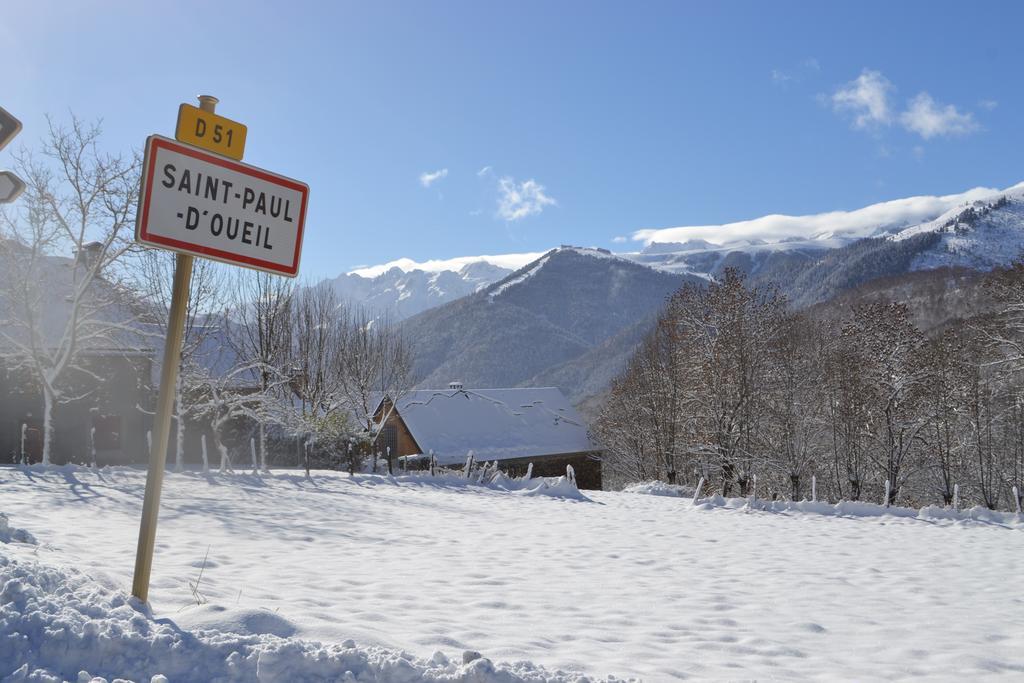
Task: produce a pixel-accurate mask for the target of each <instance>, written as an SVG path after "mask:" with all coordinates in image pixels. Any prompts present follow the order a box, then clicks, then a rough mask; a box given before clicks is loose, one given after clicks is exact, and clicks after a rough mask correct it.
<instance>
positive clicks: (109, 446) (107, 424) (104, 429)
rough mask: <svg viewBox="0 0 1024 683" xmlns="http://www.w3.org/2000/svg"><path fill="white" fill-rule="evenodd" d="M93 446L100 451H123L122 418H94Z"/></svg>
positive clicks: (107, 416) (106, 416)
mask: <svg viewBox="0 0 1024 683" xmlns="http://www.w3.org/2000/svg"><path fill="white" fill-rule="evenodd" d="M92 428H93V429H94V430H95V431H94V432H93V445H94V446H95V447H96V450H98V451H119V450H121V416H120V415H96V416H95V417H93V418H92Z"/></svg>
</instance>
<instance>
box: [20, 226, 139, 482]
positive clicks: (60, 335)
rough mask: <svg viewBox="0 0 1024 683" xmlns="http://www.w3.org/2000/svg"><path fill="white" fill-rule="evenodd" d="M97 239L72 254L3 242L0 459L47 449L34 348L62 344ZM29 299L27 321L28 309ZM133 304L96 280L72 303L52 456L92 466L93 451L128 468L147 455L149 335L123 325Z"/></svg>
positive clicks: (52, 349) (43, 350) (48, 349)
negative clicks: (76, 319)
mask: <svg viewBox="0 0 1024 683" xmlns="http://www.w3.org/2000/svg"><path fill="white" fill-rule="evenodd" d="M95 249H96V245H93V244H87V245H84V246H83V249H82V251H81V253H79V254H78V255H77V256H76V257H75V258H66V257H61V256H52V255H42V256H39V255H35V256H34V259H35V263H34V265H33V266H32V268H31V269H29V270H28V271H27V272H29V273H31V276H32V277H33V278H34V279H36V280H38V282H32V283H30V284H29V285H26V284H25V283H24V282H22V281H21V280H20V278H21V277H24V276H23V272H25V271H23V270H22V268H24V267H25V264H26V263H27V262H29V256H28V255H27V251H26V247H24V246H22V245H20V244H19V243H17V242H14V241H12V240H0V462H12V461H15V460H17V459H20V457H21V456H22V453H24V454H25V456H26V457H27V458H28V459H29V460H30V461H31V462H38V461H39V460H40V459H41V456H42V447H43V413H44V401H43V394H42V390H41V387H40V386H39V384H38V379H37V375H36V374H34V373H33V372H31V371H30V369H29V367H30V366H31V363H32V358H33V357H35V354H38V355H39V356H40V357H46V356H58V355H59V351H56V350H63V349H66V348H67V345H66V340H67V336H68V335H67V330H68V329H70V328H68V327H67V323H66V321H67V320H68V319H69V318H70V316H71V315H72V307H73V306H75V305H76V303H75V300H74V297H73V296H72V294H73V293H74V292H75V291H76V287H77V282H79V281H80V279H81V278H82V268H83V267H84V266H86V265H88V259H90V258H94V255H93V254H94V252H95ZM27 303H31V306H30V307H29V308H30V311H31V317H32V324H31V325H30V324H29V323H28V322H27V320H28V317H27V316H26V313H25V309H26V307H27ZM134 304H135V302H134V301H133V300H132V299H131V297H130V296H129V295H128V294H127V293H126V292H125V291H124V290H122V289H121V288H120V287H118V286H117V285H116V284H114V283H112V282H108V281H107V280H105V279H104V278H102V277H97V278H96V280H95V281H94V285H93V287H92V288H91V289H89V290H87V291H86V293H85V295H84V296H83V297H82V298H81V300H80V301H79V302H78V304H77V305H78V306H79V315H80V320H81V323H80V324H79V325H78V326H77V327H75V328H74V329H75V334H76V335H77V336H78V341H77V345H76V353H75V354H74V355H73V356H72V361H71V362H69V363H68V367H67V369H66V370H65V372H64V373H63V374H62V375H61V381H60V383H59V384H60V390H61V399H62V400H59V401H58V402H57V404H56V405H54V406H53V423H52V424H53V447H52V449H51V450H52V452H51V457H52V461H53V462H54V463H55V464H62V463H67V462H78V463H88V462H90V461H91V460H92V451H93V448H95V452H96V460H97V462H98V463H99V464H101V465H105V464H129V463H132V462H136V461H137V460H139V455H140V454H141V455H142V457H143V459H144V458H145V454H146V453H147V450H148V449H147V440H146V433H147V431H148V430H149V429H150V423H151V418H150V417H149V416H148V415H146V414H145V413H144V412H142V411H141V410H140V406H143V407H144V406H149V405H150V404H151V403H152V399H151V391H150V389H149V388H148V386H147V384H148V381H149V378H150V376H151V374H152V369H153V349H152V345H151V343H150V342H151V340H150V339H149V338H148V337H147V336H146V335H144V334H140V333H136V332H134V331H132V329H130V328H129V327H128V326H127V325H126V323H127V321H131V320H132V319H133V318H134V311H133V310H132V308H133V306H134Z"/></svg>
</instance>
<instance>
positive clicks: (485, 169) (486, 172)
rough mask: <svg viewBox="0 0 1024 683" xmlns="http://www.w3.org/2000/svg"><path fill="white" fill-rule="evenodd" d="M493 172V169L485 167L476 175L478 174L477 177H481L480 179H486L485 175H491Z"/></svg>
mask: <svg viewBox="0 0 1024 683" xmlns="http://www.w3.org/2000/svg"><path fill="white" fill-rule="evenodd" d="M492 170H493V169H491V167H490V166H484V167H483V168H481V169H480V170H479V171H477V172H476V174H477V176H479V177H481V178H483V177H484V176H485V175H487V174H488V173H490V172H491V171H492Z"/></svg>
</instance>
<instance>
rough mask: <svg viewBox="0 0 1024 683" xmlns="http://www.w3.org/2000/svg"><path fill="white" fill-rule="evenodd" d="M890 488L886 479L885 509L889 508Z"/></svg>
mask: <svg viewBox="0 0 1024 683" xmlns="http://www.w3.org/2000/svg"><path fill="white" fill-rule="evenodd" d="M890 487H891V484H890V483H889V480H888V479H886V480H885V507H889V491H890Z"/></svg>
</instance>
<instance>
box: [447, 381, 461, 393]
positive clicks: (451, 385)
mask: <svg viewBox="0 0 1024 683" xmlns="http://www.w3.org/2000/svg"><path fill="white" fill-rule="evenodd" d="M448 388H449V389H451V390H452V391H462V382H460V381H458V380H456V381H454V382H448Z"/></svg>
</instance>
